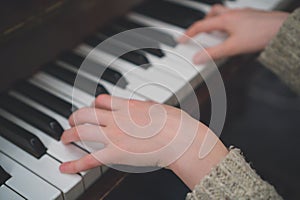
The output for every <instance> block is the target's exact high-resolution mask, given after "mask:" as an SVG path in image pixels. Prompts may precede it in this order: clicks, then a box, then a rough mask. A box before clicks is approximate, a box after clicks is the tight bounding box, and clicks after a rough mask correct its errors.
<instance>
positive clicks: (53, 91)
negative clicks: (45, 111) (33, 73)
mask: <svg viewBox="0 0 300 200" xmlns="http://www.w3.org/2000/svg"><path fill="white" fill-rule="evenodd" d="M29 82H30V83H32V84H34V85H35V86H37V87H39V88H41V89H43V90H45V91H47V92H49V93H51V94H53V95H54V96H57V97H59V98H61V99H63V100H65V101H67V102H69V103H70V104H72V105H74V106H76V107H77V108H81V107H84V106H86V105H85V104H82V103H80V102H77V101H73V100H72V98H70V97H69V96H67V95H65V94H62V93H60V92H58V91H56V90H54V89H53V88H52V87H49V86H48V85H45V84H43V83H39V81H38V80H36V79H29Z"/></svg>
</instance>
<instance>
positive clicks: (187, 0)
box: [166, 0, 211, 13]
mask: <svg viewBox="0 0 300 200" xmlns="http://www.w3.org/2000/svg"><path fill="white" fill-rule="evenodd" d="M166 1H171V2H175V3H177V4H180V5H182V6H186V7H190V8H193V9H197V10H200V11H203V12H205V13H207V12H208V11H210V9H211V6H210V5H208V4H205V3H201V2H200V1H199V2H197V1H190V0H185V1H181V0H166Z"/></svg>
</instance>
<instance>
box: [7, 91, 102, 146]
mask: <svg viewBox="0 0 300 200" xmlns="http://www.w3.org/2000/svg"><path fill="white" fill-rule="evenodd" d="M9 94H10V95H12V96H14V97H16V98H17V99H19V100H20V101H22V102H24V103H26V104H28V105H30V106H31V107H33V108H35V109H37V110H39V111H41V112H43V113H45V114H46V115H48V116H51V117H53V118H54V119H56V121H58V122H59V124H60V125H61V126H62V127H63V129H64V130H66V129H69V128H70V125H69V121H68V119H66V118H64V117H63V116H61V115H59V114H57V113H55V112H53V111H52V110H49V109H48V108H46V107H44V106H42V105H41V104H38V103H37V102H35V101H33V100H31V99H29V98H27V97H26V96H24V95H22V94H20V93H18V92H14V91H10V92H9ZM75 144H77V145H78V146H80V147H81V148H83V149H85V150H86V151H88V152H91V150H90V149H93V148H90V147H89V146H87V145H86V144H88V143H82V142H80V141H79V142H75ZM96 150H97V149H94V151H96Z"/></svg>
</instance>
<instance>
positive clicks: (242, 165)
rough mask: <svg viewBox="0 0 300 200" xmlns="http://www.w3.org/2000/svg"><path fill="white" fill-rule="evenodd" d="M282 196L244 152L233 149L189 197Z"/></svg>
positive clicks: (195, 198) (243, 197) (262, 197)
mask: <svg viewBox="0 0 300 200" xmlns="http://www.w3.org/2000/svg"><path fill="white" fill-rule="evenodd" d="M204 199H205V200H209V199H272V200H273V199H274V200H277V199H282V198H281V197H280V196H279V195H278V194H277V192H276V190H275V189H274V187H273V186H272V185H270V184H269V183H267V182H265V181H263V180H262V179H261V178H260V177H259V175H257V174H256V173H255V171H254V170H253V169H252V168H251V167H250V165H249V164H248V163H247V162H246V161H245V159H244V157H243V156H242V155H241V152H240V150H239V149H231V150H230V152H229V153H228V155H227V156H226V157H225V158H224V159H223V160H222V161H221V162H220V163H219V164H218V165H217V166H216V167H215V168H214V169H212V171H211V172H210V174H208V175H207V176H205V177H204V178H203V179H202V180H201V182H200V184H198V185H196V186H195V188H194V190H193V191H192V192H191V193H188V195H187V197H186V200H204Z"/></svg>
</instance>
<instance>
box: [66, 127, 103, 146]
mask: <svg viewBox="0 0 300 200" xmlns="http://www.w3.org/2000/svg"><path fill="white" fill-rule="evenodd" d="M105 129H106V128H105V127H101V126H95V125H90V124H85V125H80V126H75V127H72V128H70V129H68V130H65V131H64V133H63V135H62V137H61V141H62V142H63V143H64V144H68V143H71V142H77V141H90V142H101V143H104V144H107V139H106V137H105V135H104V134H105V133H104V132H105Z"/></svg>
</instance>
